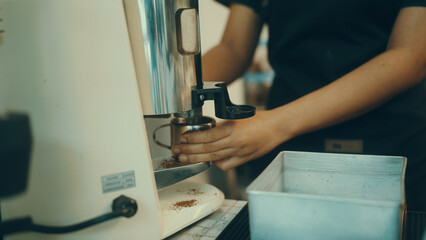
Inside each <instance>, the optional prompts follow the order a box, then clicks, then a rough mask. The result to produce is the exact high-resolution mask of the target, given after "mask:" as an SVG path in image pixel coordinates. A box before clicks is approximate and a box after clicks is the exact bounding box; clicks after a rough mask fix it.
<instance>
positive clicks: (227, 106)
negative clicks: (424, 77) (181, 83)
mask: <svg viewBox="0 0 426 240" xmlns="http://www.w3.org/2000/svg"><path fill="white" fill-rule="evenodd" d="M203 87H204V88H202V89H195V90H192V105H193V108H194V109H195V108H199V107H202V106H203V104H204V101H206V100H214V107H215V115H216V117H218V118H222V119H242V118H248V117H252V116H254V114H255V113H256V108H255V107H253V106H249V105H235V104H233V103H232V102H231V100H230V99H229V94H228V89H227V87H226V84H225V83H208V82H207V83H204V86H203Z"/></svg>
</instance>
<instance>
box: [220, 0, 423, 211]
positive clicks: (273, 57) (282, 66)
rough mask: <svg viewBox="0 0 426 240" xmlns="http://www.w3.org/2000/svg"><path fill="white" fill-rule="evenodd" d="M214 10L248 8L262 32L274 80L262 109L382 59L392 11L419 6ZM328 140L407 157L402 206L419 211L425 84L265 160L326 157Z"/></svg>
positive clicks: (255, 5)
mask: <svg viewBox="0 0 426 240" xmlns="http://www.w3.org/2000/svg"><path fill="white" fill-rule="evenodd" d="M220 2H222V3H229V2H237V3H241V4H244V5H247V6H249V7H251V8H252V9H253V10H254V11H255V12H256V13H257V14H258V15H259V16H261V17H262V18H263V20H264V21H265V22H266V23H267V24H268V25H269V42H268V50H269V61H270V64H271V65H272V67H273V69H274V71H275V73H276V78H275V80H274V83H273V86H272V88H271V91H270V94H269V100H268V106H267V107H268V108H269V109H271V108H275V107H278V106H281V105H284V104H286V103H289V102H291V101H293V100H295V99H297V98H299V97H302V96H304V95H306V94H308V93H310V92H312V91H314V90H316V89H319V88H321V87H323V86H325V85H327V84H328V83H330V82H332V81H334V80H336V79H338V78H340V77H341V76H343V75H344V74H346V73H348V72H350V71H352V70H354V69H355V68H357V67H359V66H360V65H362V64H364V63H365V62H367V61H368V60H370V59H372V58H374V57H375V56H377V55H379V54H380V53H382V52H384V51H385V50H386V46H387V43H388V40H389V37H390V34H391V31H392V28H393V24H394V22H395V19H396V17H397V14H398V12H399V10H400V9H401V8H403V7H409V6H426V0H348V1H341V0H323V1H319V0H305V1H286V0H228V1H227V0H220ZM425 41H426V40H425ZM383 87H384V88H386V86H383ZM348 91H350V89H348ZM329 139H332V140H333V139H338V140H342V139H343V140H356V141H359V142H362V151H358V152H356V153H365V154H377V155H399V156H406V157H407V159H408V166H407V171H406V189H407V202H408V206H409V208H410V207H411V206H415V207H416V208H417V209H419V207H417V206H420V205H423V206H421V207H420V208H422V209H423V210H425V211H426V149H424V148H425V147H426V88H425V84H424V83H422V84H418V85H416V86H414V87H412V88H411V89H409V90H408V91H405V92H404V93H402V94H400V95H398V96H396V97H395V98H393V99H391V100H390V101H388V102H387V103H385V104H383V105H382V106H380V107H378V108H377V109H374V110H373V111H371V112H369V113H367V114H365V115H363V116H360V117H358V118H355V119H352V120H350V121H347V122H344V123H341V124H338V125H335V126H332V127H329V128H326V129H323V130H319V131H316V132H313V133H309V134H305V135H303V136H300V137H297V138H295V139H293V140H291V141H289V142H287V143H285V144H283V145H282V146H280V147H279V148H277V149H276V150H275V151H274V153H272V154H273V155H275V154H276V153H277V152H279V151H281V150H300V151H317V152H324V151H329V150H327V149H326V143H325V142H326V141H327V140H329ZM331 151H332V150H331ZM332 152H333V151H332ZM337 152H340V151H337ZM268 157H269V158H271V156H268ZM269 160H271V159H269ZM262 161H264V159H263V160H262ZM421 195H423V196H421ZM419 197H420V198H419ZM414 198H417V199H418V201H417V200H413V199H414ZM410 201H411V203H412V204H411V205H410ZM415 201H417V203H416V202H415Z"/></svg>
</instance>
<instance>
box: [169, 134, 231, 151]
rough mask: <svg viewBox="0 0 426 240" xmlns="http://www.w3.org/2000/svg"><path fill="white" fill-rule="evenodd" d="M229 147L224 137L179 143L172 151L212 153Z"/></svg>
mask: <svg viewBox="0 0 426 240" xmlns="http://www.w3.org/2000/svg"><path fill="white" fill-rule="evenodd" d="M231 147H232V144H229V141H228V140H227V139H226V138H225V139H221V140H219V141H216V142H211V143H193V144H179V145H176V146H175V147H174V148H173V149H172V151H173V154H180V153H185V154H194V153H212V152H217V151H220V150H223V149H226V148H231Z"/></svg>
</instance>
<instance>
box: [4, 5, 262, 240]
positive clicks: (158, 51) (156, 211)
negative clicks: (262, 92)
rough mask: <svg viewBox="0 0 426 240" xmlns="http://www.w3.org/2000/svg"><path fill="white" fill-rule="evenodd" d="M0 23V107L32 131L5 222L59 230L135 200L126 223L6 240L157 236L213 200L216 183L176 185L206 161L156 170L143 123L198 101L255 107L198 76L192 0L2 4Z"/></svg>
mask: <svg viewBox="0 0 426 240" xmlns="http://www.w3.org/2000/svg"><path fill="white" fill-rule="evenodd" d="M0 19H1V21H0V35H1V36H0V108H2V109H13V110H17V111H20V112H25V113H27V114H28V115H29V116H30V119H31V121H32V122H31V126H32V131H33V132H32V139H33V150H32V158H31V163H30V168H29V179H28V184H27V190H26V192H25V193H23V194H20V195H17V196H13V197H9V198H6V199H1V204H0V205H1V217H2V221H3V222H7V221H11V220H14V219H17V218H20V217H22V216H31V218H32V220H33V222H34V223H37V224H39V225H42V226H51V227H58V228H60V227H61V226H69V225H72V224H78V223H79V222H82V221H85V220H87V219H92V218H93V217H94V216H100V215H102V214H105V213H106V212H110V211H111V203H113V204H112V205H113V207H114V206H115V205H114V203H116V201H115V200H116V199H117V197H119V196H121V195H125V196H127V197H129V198H131V199H132V200H134V201H135V202H136V203H137V212H134V213H133V215H132V216H131V217H129V218H114V219H111V220H109V221H106V222H103V223H100V224H96V225H93V226H90V227H88V228H84V229H79V230H76V231H71V232H63V233H42V232H41V233H40V232H33V231H22V232H17V233H15V234H10V235H6V236H5V239H7V240H9V239H119V238H127V239H163V238H166V237H167V236H170V235H171V234H173V233H174V232H176V231H178V230H180V229H182V228H184V227H186V226H188V225H189V224H191V223H193V222H195V221H197V220H199V219H201V218H203V217H204V216H206V215H208V214H210V213H212V212H214V211H215V210H216V209H218V208H219V207H220V205H221V202H222V200H223V194H222V193H221V192H220V191H219V190H218V189H216V188H215V187H213V186H211V185H209V184H203V183H191V182H186V181H182V182H181V180H184V179H185V178H186V177H189V176H191V175H194V174H195V173H197V172H199V171H202V170H203V169H206V168H207V167H208V166H206V164H203V163H201V164H194V166H192V165H191V166H185V167H182V168H180V167H178V168H170V169H161V170H155V167H154V165H155V162H154V161H153V157H152V153H151V151H150V149H151V148H150V142H151V141H152V140H151V134H150V131H151V129H152V128H153V127H155V126H150V124H149V122H156V119H161V117H164V116H168V115H170V114H172V115H174V116H179V117H197V116H200V115H201V114H202V113H201V106H202V105H203V102H204V101H205V100H214V101H215V110H216V116H218V117H220V118H230V119H232V118H234V119H235V118H244V117H249V116H251V115H253V114H254V108H252V107H250V106H237V105H234V104H232V103H231V102H230V101H229V97H228V94H227V92H226V87H225V86H224V85H221V84H218V85H216V84H210V85H207V83H203V82H202V80H201V61H200V54H201V53H200V50H199V49H200V44H199V29H198V6H197V1H189V0H124V1H122V0H113V1H102V0H59V1H58V0H39V1H32V0H12V1H10V0H0ZM152 119H154V120H153V121H152ZM183 169H186V170H193V169H196V170H195V172H190V173H185V174H184V177H182V176H181V175H179V173H183V172H185V171H186V170H185V171H184V170H183ZM166 176H173V177H171V178H170V179H172V180H173V179H177V180H176V181H175V182H173V181H171V180H168V181H167V182H168V183H169V184H170V185H169V186H167V185H168V184H166V185H164V186H161V187H159V186H158V185H157V184H158V183H159V182H161V181H160V180H161V179H163V178H165V177H166ZM179 176H180V177H179ZM176 182H177V183H176ZM163 187H164V188H163ZM160 189H161V190H160Z"/></svg>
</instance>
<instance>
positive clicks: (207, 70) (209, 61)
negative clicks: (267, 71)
mask: <svg viewBox="0 0 426 240" xmlns="http://www.w3.org/2000/svg"><path fill="white" fill-rule="evenodd" d="M249 65H250V58H248V57H246V56H240V55H238V54H237V53H234V49H233V48H232V47H231V46H229V45H227V44H224V43H221V44H219V45H217V46H216V47H214V48H212V49H211V50H210V51H209V52H207V53H206V54H205V55H204V56H203V59H202V66H203V67H202V68H203V81H210V82H226V83H231V82H232V81H234V80H235V79H237V78H238V77H239V76H241V74H243V73H244V72H245V71H246V70H247V68H248V67H249Z"/></svg>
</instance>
